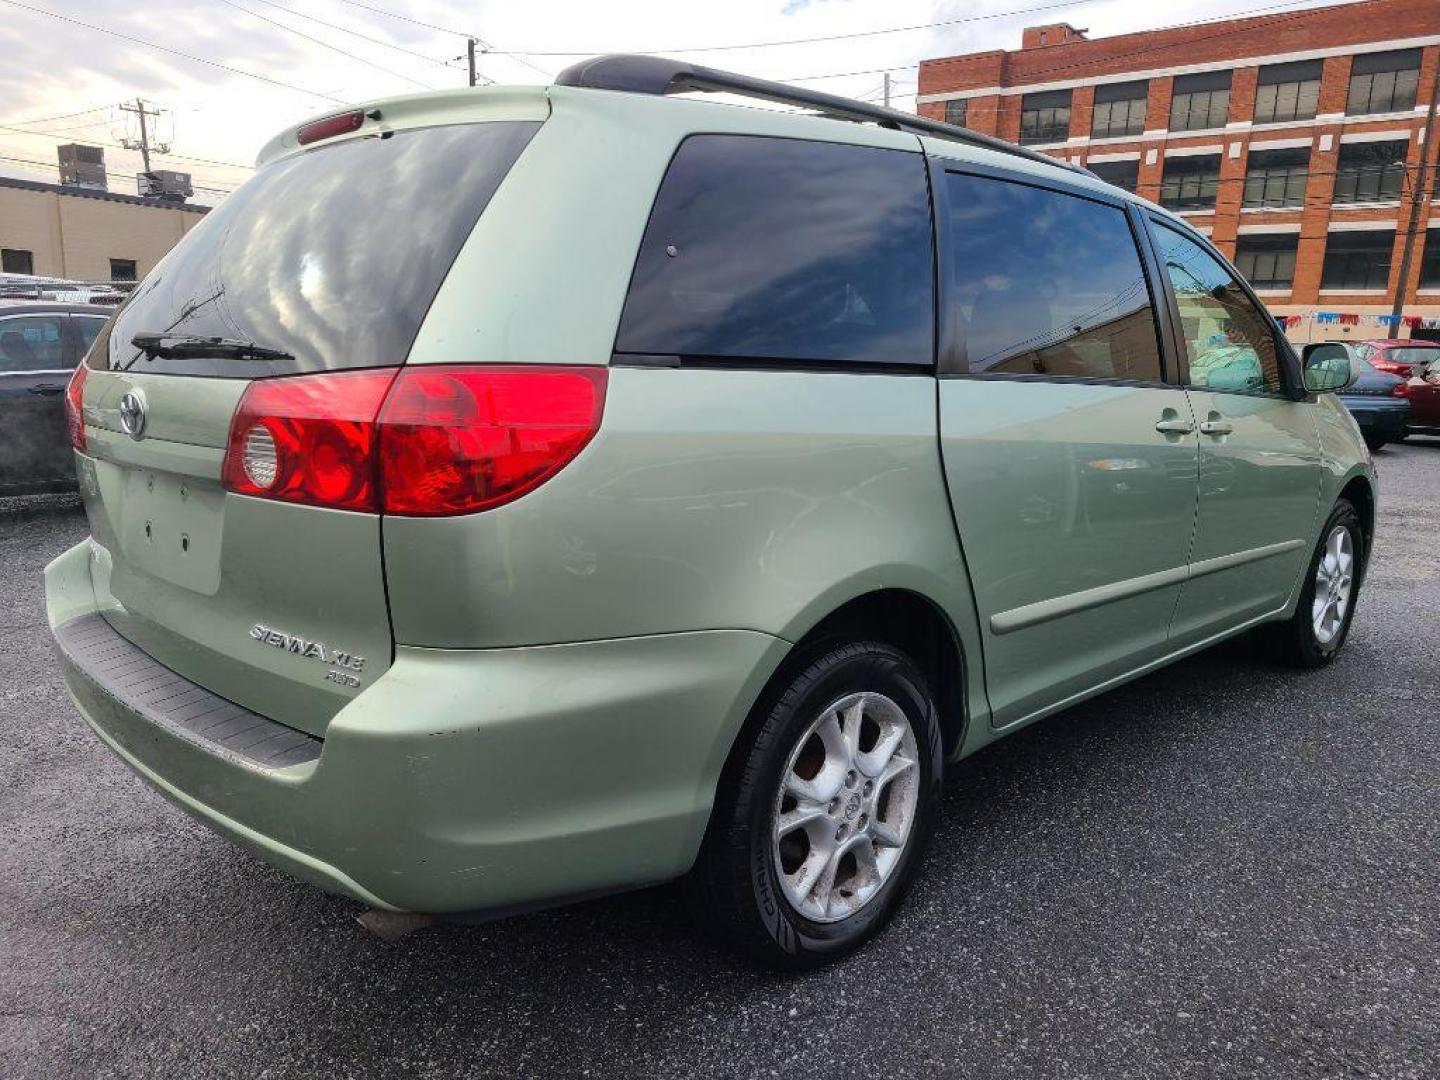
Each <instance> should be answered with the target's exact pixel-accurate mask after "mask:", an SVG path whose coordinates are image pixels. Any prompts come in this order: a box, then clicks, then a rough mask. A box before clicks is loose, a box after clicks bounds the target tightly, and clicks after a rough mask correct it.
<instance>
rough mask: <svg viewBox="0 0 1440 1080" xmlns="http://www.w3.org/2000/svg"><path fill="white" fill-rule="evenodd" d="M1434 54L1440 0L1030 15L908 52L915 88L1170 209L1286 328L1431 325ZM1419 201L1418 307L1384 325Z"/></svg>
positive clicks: (1438, 326)
mask: <svg viewBox="0 0 1440 1080" xmlns="http://www.w3.org/2000/svg"><path fill="white" fill-rule="evenodd" d="M1437 66H1440V0H1368V2H1365V3H1351V4H1340V5H1336V6H1332V7H1322V8H1311V9H1307V10H1304V11H1299V12H1295V11H1290V12H1283V13H1279V14H1274V15H1260V16H1255V17H1251V18H1244V19H1231V20H1226V21H1223V22H1207V23H1202V24H1196V25H1191V26H1183V27H1174V28H1171V29H1166V30H1155V31H1147V32H1144V33H1138V34H1125V35H1121V36H1118V37H1109V38H1099V39H1095V40H1091V39H1089V38H1088V37H1087V36H1086V32H1085V31H1084V30H1078V29H1076V28H1074V27H1072V26H1069V25H1067V24H1064V23H1060V24H1056V25H1050V26H1036V27H1030V28H1028V29H1026V30H1025V31H1024V32H1023V36H1022V39H1021V47H1020V48H1019V49H1016V50H1009V51H1007V50H995V51H991V52H982V53H971V54H968V55H964V56H951V57H944V58H939V59H934V60H926V61H924V62H923V63H922V64H921V65H920V86H919V98H918V101H919V111H920V112H921V113H922V114H923V115H925V116H929V117H933V118H935V119H937V120H949V121H950V122H952V123H960V124H964V125H965V126H967V127H970V128H972V129H974V130H976V131H981V132H985V133H987V134H992V135H999V136H1001V137H1002V138H1005V139H1010V140H1012V141H1015V142H1020V143H1024V144H1026V145H1030V146H1034V147H1036V148H1037V149H1041V150H1044V151H1046V152H1048V153H1051V154H1054V155H1055V156H1057V157H1061V158H1065V159H1067V160H1070V161H1074V162H1077V163H1080V164H1083V165H1085V166H1087V167H1088V168H1090V169H1092V170H1094V171H1095V172H1096V173H1099V174H1100V175H1101V176H1103V177H1104V178H1105V179H1107V180H1109V181H1111V182H1113V183H1117V184H1119V185H1121V186H1122V187H1126V188H1129V189H1130V190H1132V191H1137V192H1139V193H1140V194H1141V195H1143V196H1145V197H1147V198H1149V199H1153V200H1155V201H1156V202H1159V203H1161V204H1162V205H1164V206H1167V207H1169V208H1170V209H1172V210H1175V211H1176V212H1178V213H1180V214H1183V215H1184V216H1185V217H1186V218H1187V219H1188V220H1189V221H1190V223H1191V224H1192V225H1193V226H1195V227H1196V228H1197V229H1199V230H1200V231H1202V232H1205V233H1207V234H1209V236H1210V237H1211V239H1212V240H1213V241H1214V243H1215V244H1216V246H1218V247H1219V248H1220V249H1221V250H1222V251H1223V252H1225V253H1226V254H1227V255H1229V256H1230V257H1231V258H1232V259H1234V261H1235V263H1236V265H1237V266H1238V267H1239V268H1240V269H1241V271H1242V272H1244V273H1245V274H1246V275H1247V276H1248V277H1249V278H1250V280H1251V284H1252V285H1254V286H1255V288H1256V290H1257V292H1259V293H1260V295H1261V297H1262V298H1263V299H1264V300H1265V302H1266V304H1267V305H1269V307H1270V308H1271V310H1272V311H1274V312H1275V313H1276V314H1277V315H1299V316H1302V318H1301V320H1300V321H1299V322H1298V323H1296V324H1295V325H1293V326H1292V327H1291V329H1290V335H1291V337H1292V338H1295V339H1297V340H1311V339H1313V340H1319V339H1320V338H1323V337H1352V338H1362V337H1388V336H1412V335H1413V336H1424V337H1440V195H1437V190H1436V189H1437V186H1440V185H1437V182H1436V176H1437V173H1436V168H1435V160H1436V152H1435V145H1434V144H1435V143H1436V142H1440V126H1437V128H1436V131H1435V133H1434V134H1433V135H1432V137H1431V139H1430V140H1429V142H1430V145H1428V146H1427V145H1425V141H1426V140H1425V129H1426V125H1427V120H1428V119H1429V112H1430V104H1431V101H1432V98H1433V95H1434V94H1435V89H1436V72H1437ZM1422 154H1427V155H1428V158H1429V162H1430V165H1429V172H1428V175H1427V178H1426V181H1425V183H1424V185H1423V188H1424V190H1422V189H1421V185H1420V184H1418V183H1417V178H1418V174H1419V166H1420V162H1421V155H1422ZM1415 200H1419V210H1420V214H1419V217H1418V218H1416V219H1415V223H1416V228H1415V239H1414V244H1413V252H1412V261H1411V265H1410V271H1409V274H1408V277H1407V280H1406V282H1405V305H1404V312H1405V314H1406V315H1408V316H1412V317H1418V320H1423V321H1420V322H1418V325H1417V321H1418V320H1417V318H1411V319H1410V320H1409V322H1410V324H1411V325H1408V326H1407V325H1404V324H1402V325H1401V326H1400V327H1397V328H1396V329H1395V330H1394V332H1393V333H1392V331H1391V330H1390V329H1389V328H1388V326H1387V325H1386V324H1384V323H1381V322H1378V321H1377V320H1376V319H1375V318H1374V316H1377V315H1388V314H1389V312H1390V310H1391V305H1392V303H1393V301H1394V298H1395V291H1396V289H1397V287H1398V286H1399V284H1400V282H1399V276H1400V267H1401V262H1402V254H1403V246H1404V243H1405V238H1406V234H1407V232H1408V231H1409V227H1410V222H1411V212H1412V207H1413V206H1414V201H1415ZM1321 313H1324V314H1323V316H1322V317H1320V318H1317V317H1316V316H1317V315H1320V314H1321ZM1351 315H1356V316H1359V322H1358V325H1356V324H1354V320H1352V319H1351V318H1349V316H1351ZM1341 316H1343V318H1342V317H1341Z"/></svg>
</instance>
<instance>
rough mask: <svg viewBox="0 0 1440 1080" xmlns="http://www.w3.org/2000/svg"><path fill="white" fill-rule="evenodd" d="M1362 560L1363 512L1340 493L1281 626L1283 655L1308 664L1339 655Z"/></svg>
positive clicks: (1289, 660) (1298, 663) (1316, 664)
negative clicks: (1296, 599)
mask: <svg viewBox="0 0 1440 1080" xmlns="http://www.w3.org/2000/svg"><path fill="white" fill-rule="evenodd" d="M1364 562H1365V533H1364V531H1363V530H1362V529H1361V527H1360V515H1359V514H1357V513H1356V512H1355V508H1354V507H1353V506H1352V505H1351V504H1350V503H1349V502H1348V501H1346V500H1345V499H1341V500H1340V501H1339V502H1337V503H1336V504H1335V509H1334V510H1332V511H1330V517H1329V518H1328V519H1327V520H1326V522H1325V527H1324V528H1323V529H1322V530H1321V531H1320V543H1319V545H1318V546H1317V547H1316V549H1315V554H1314V555H1313V556H1311V559H1310V566H1309V569H1308V570H1307V571H1306V575H1305V586H1304V588H1303V589H1302V591H1301V593H1300V602H1299V604H1298V605H1297V606H1296V608H1295V614H1294V615H1293V616H1291V618H1290V621H1289V622H1286V623H1283V624H1282V625H1281V626H1279V627H1278V628H1277V638H1278V644H1279V646H1280V656H1281V659H1283V660H1284V661H1286V662H1287V663H1290V664H1293V665H1294V666H1296V667H1304V668H1318V667H1324V666H1325V665H1326V664H1328V663H1330V661H1332V660H1334V659H1335V656H1336V655H1337V654H1338V653H1339V652H1340V649H1341V647H1342V646H1343V645H1344V644H1345V638H1346V636H1347V635H1348V634H1349V633H1350V620H1351V619H1352V618H1353V617H1354V614H1355V601H1356V599H1357V598H1358V595H1359V589H1360V568H1361V567H1362V566H1363V565H1364Z"/></svg>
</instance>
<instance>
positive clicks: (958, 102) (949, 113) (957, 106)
mask: <svg viewBox="0 0 1440 1080" xmlns="http://www.w3.org/2000/svg"><path fill="white" fill-rule="evenodd" d="M969 104H970V102H969V101H968V100H967V99H966V98H951V99H950V100H949V101H947V102H945V123H947V124H954V125H955V126H956V127H964V126H965V112H966V110H967V108H968V107H969Z"/></svg>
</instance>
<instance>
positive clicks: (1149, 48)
mask: <svg viewBox="0 0 1440 1080" xmlns="http://www.w3.org/2000/svg"><path fill="white" fill-rule="evenodd" d="M1376 2H1377V0H1360V2H1359V3H1357V4H1356V5H1355V6H1356V7H1359V6H1361V5H1362V4H1371V3H1376ZM1281 7H1289V4H1288V3H1282V4H1268V5H1266V6H1265V7H1258V8H1250V9H1248V10H1245V11H1237V12H1233V13H1232V14H1229V15H1222V16H1216V17H1214V18H1210V19H1197V20H1195V21H1194V22H1188V23H1180V24H1178V25H1176V26H1166V27H1162V28H1161V29H1158V30H1140V31H1136V34H1135V35H1132V36H1139V35H1141V34H1159V33H1167V32H1169V31H1172V30H1180V29H1185V28H1188V27H1192V26H1208V25H1210V24H1212V23H1217V22H1229V21H1231V20H1232V19H1244V18H1248V17H1249V16H1252V15H1256V14H1258V13H1259V12H1262V11H1274V10H1275V9H1276V8H1281ZM1312 10H1313V8H1308V7H1306V8H1291V9H1290V10H1288V11H1285V12H1283V13H1282V14H1280V15H1276V16H1274V17H1272V18H1269V19H1256V20H1255V21H1253V22H1249V23H1247V24H1246V25H1244V26H1234V27H1231V28H1229V29H1228V30H1221V31H1219V32H1217V33H1214V34H1206V35H1205V36H1204V37H1193V38H1185V39H1184V40H1181V41H1174V42H1170V43H1169V44H1166V45H1142V46H1139V47H1137V48H1134V49H1129V50H1126V51H1124V52H1107V53H1105V54H1104V55H1103V56H1096V57H1094V58H1092V59H1090V60H1074V61H1070V62H1069V63H1064V64H1055V65H1053V66H1051V67H1048V68H1037V69H1036V70H1034V71H1028V72H1026V73H1025V77H1026V79H1027V80H1031V79H1033V78H1034V77H1035V76H1036V75H1053V74H1055V73H1056V72H1061V71H1065V72H1070V71H1076V70H1077V69H1079V68H1085V67H1090V66H1092V65H1095V64H1109V63H1111V62H1113V61H1115V60H1120V59H1124V58H1125V57H1130V56H1143V55H1149V54H1151V53H1154V52H1156V51H1160V50H1167V49H1176V48H1184V49H1188V48H1191V47H1192V46H1194V45H1195V44H1197V43H1198V42H1201V41H1214V40H1217V39H1219V38H1224V37H1230V36H1231V35H1232V34H1248V33H1250V32H1251V31H1252V30H1257V29H1260V28H1262V27H1268V26H1274V25H1276V24H1278V23H1285V22H1290V21H1291V20H1293V19H1298V18H1300V17H1301V16H1305V15H1309V14H1310V13H1311V12H1312ZM1302 51H1303V50H1302ZM1245 59H1246V58H1245V57H1239V58H1237V60H1236V65H1235V66H1237V67H1243V66H1244V60H1245ZM911 66H915V67H918V66H919V65H911ZM1106 74H1109V73H1108V72H1107V73H1106ZM1116 74H1120V73H1118V72H1117V73H1116ZM1082 78H1083V76H1082ZM943 92H944V91H941V93H943Z"/></svg>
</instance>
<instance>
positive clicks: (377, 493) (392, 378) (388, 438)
mask: <svg viewBox="0 0 1440 1080" xmlns="http://www.w3.org/2000/svg"><path fill="white" fill-rule="evenodd" d="M605 383H606V370H605V369H604V368H593V367H541V366H536V367H484V366H474V367H460V366H455V367H450V366H446V367H414V368H406V369H404V370H402V371H400V372H399V373H398V374H397V372H396V370H395V369H393V368H389V369H383V370H375V371H364V372H340V373H327V374H321V375H302V376H296V377H293V378H279V379H267V380H262V381H258V382H255V383H252V384H251V385H250V387H249V389H247V390H246V392H245V396H244V397H243V398H242V399H241V401H240V405H239V407H238V408H237V409H236V411H235V417H234V419H233V420H232V421H231V425H230V440H229V444H228V447H227V449H226V453H225V464H224V468H223V476H224V481H225V486H226V487H227V488H228V489H229V490H231V491H235V492H238V493H239V494H242V495H253V496H256V497H259V498H268V499H281V500H284V501H287V502H299V503H305V504H307V505H313V506H327V507H333V508H336V509H343V510H366V511H377V510H379V511H384V512H385V513H389V514H403V515H409V516H419V517H440V516H447V515H454V514H469V513H474V512H476V511H479V510H488V509H490V508H491V507H495V506H500V505H501V504H503V503H507V502H510V501H512V500H514V499H518V498H519V497H520V496H521V495H524V494H525V493H526V492H528V491H532V490H534V489H535V488H537V487H539V486H540V485H541V484H543V483H544V482H545V481H546V480H548V479H549V478H550V477H552V476H554V475H555V474H556V473H557V472H559V471H560V470H561V469H562V468H564V467H565V465H566V464H568V463H569V462H570V461H571V460H572V459H573V458H574V457H575V455H576V454H578V453H579V452H580V451H581V450H582V449H583V448H584V447H585V445H586V443H588V442H589V441H590V440H591V439H592V438H593V437H594V435H595V432H596V431H597V430H599V426H600V415H601V411H602V409H603V407H604V402H605Z"/></svg>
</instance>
